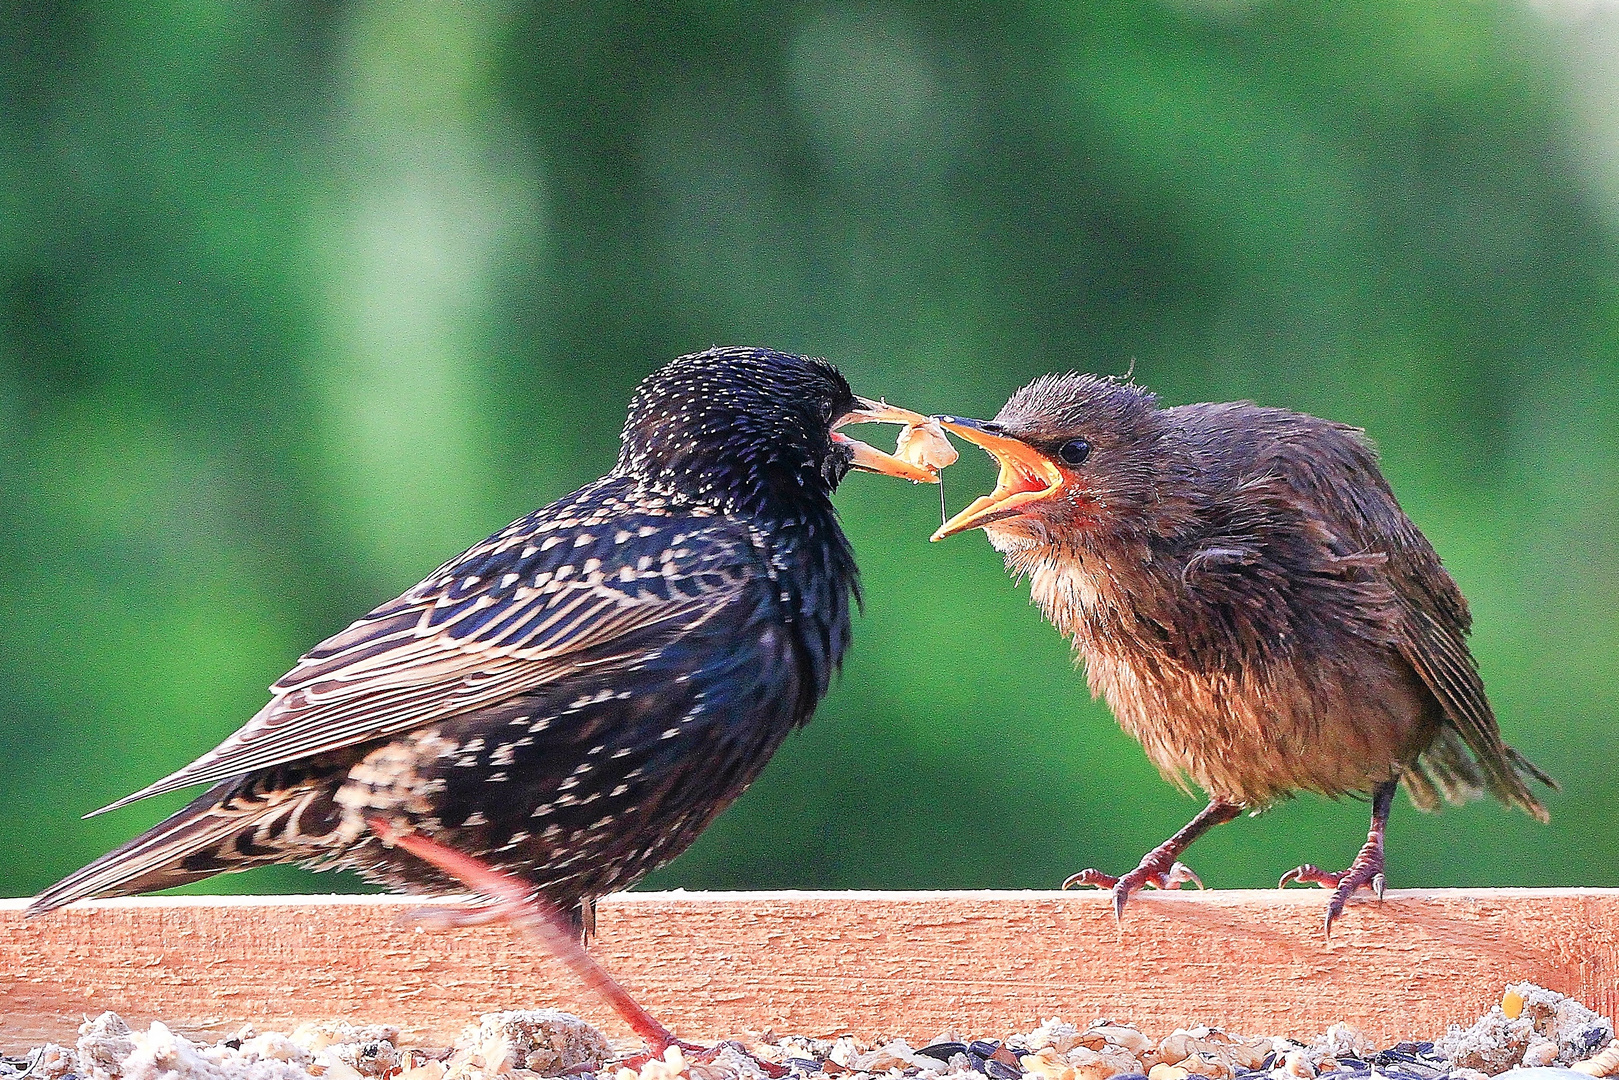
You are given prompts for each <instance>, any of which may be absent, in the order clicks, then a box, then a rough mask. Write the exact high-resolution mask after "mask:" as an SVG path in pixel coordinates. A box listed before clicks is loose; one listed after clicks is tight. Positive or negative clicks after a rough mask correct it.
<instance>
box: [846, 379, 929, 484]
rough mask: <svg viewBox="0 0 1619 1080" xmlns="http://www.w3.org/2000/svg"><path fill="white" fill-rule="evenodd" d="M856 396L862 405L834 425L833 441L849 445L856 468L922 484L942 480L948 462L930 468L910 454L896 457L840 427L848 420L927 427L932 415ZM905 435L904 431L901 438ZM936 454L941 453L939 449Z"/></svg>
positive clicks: (852, 422)
mask: <svg viewBox="0 0 1619 1080" xmlns="http://www.w3.org/2000/svg"><path fill="white" fill-rule="evenodd" d="M856 400H857V401H858V402H859V405H858V407H856V408H854V409H851V410H849V411H848V412H847V413H844V414H843V415H842V416H841V417H839V418H838V419H837V421H836V422H835V423H833V425H832V428H833V430H832V441H833V442H835V443H838V444H839V445H841V446H847V447H849V449H850V463H851V464H852V465H853V466H854V467H855V468H857V469H864V470H865V471H867V472H875V473H882V474H884V475H885V476H897V477H899V478H900V479H902V480H911V481H913V482H915V483H918V484H937V483H938V482H939V469H940V468H943V467H944V466H942V465H941V466H938V468H930V467H928V465H927V464H925V463H923V462H919V461H917V460H914V459H912V458H911V456H910V455H906V456H905V457H896V456H895V455H893V454H888V453H884V452H883V451H881V450H879V449H877V448H876V447H875V446H871V445H869V444H867V443H863V442H861V441H860V440H858V439H851V438H849V436H847V435H845V434H843V433H842V432H841V431H838V430H837V429H838V428H841V427H843V426H844V425H846V424H904V425H905V426H906V430H907V431H908V430H910V429H911V428H912V427H913V426H919V427H926V426H927V425H928V424H930V423H931V421H930V419H929V418H928V417H926V416H923V415H922V414H921V413H916V412H912V411H911V410H910V409H902V408H900V407H898V406H897V405H890V404H888V403H887V402H883V401H872V400H871V399H870V398H857V399H856ZM903 438H904V435H903V433H902V434H901V439H903ZM941 438H942V435H941ZM933 456H934V457H937V456H938V455H937V452H935V453H934V455H933Z"/></svg>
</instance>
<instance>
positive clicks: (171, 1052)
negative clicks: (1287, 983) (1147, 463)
mask: <svg viewBox="0 0 1619 1080" xmlns="http://www.w3.org/2000/svg"><path fill="white" fill-rule="evenodd" d="M637 1049H638V1048H637ZM641 1056H642V1055H641V1054H639V1053H636V1052H634V1050H630V1051H627V1052H626V1054H624V1055H621V1056H619V1057H617V1058H615V1056H614V1054H613V1052H612V1049H611V1047H610V1046H609V1044H608V1041H607V1038H606V1036H604V1035H603V1034H602V1032H601V1031H600V1030H598V1029H597V1028H595V1027H593V1026H591V1025H590V1024H588V1023H586V1022H585V1021H583V1020H581V1019H579V1018H578V1017H576V1016H571V1015H569V1014H568V1013H564V1012H560V1011H558V1010H555V1009H529V1010H517V1011H512V1012H502V1013H489V1014H487V1015H485V1016H484V1017H483V1018H482V1020H481V1022H480V1023H478V1024H476V1025H471V1026H468V1027H467V1028H466V1029H465V1030H464V1031H463V1032H462V1033H461V1035H460V1037H459V1038H458V1039H457V1040H456V1043H455V1045H454V1046H453V1047H450V1048H447V1049H437V1050H434V1049H425V1048H420V1047H401V1046H400V1045H399V1029H398V1028H395V1027H387V1026H378V1025H373V1026H367V1027H356V1026H353V1025H350V1024H348V1023H345V1022H342V1021H329V1022H325V1023H320V1024H304V1025H302V1026H300V1027H298V1028H297V1029H295V1030H294V1031H293V1032H292V1033H291V1034H290V1035H284V1034H280V1033H278V1032H266V1033H264V1034H257V1033H255V1032H254V1031H253V1029H252V1028H251V1027H245V1028H243V1029H241V1030H240V1031H238V1032H237V1033H236V1034H234V1035H231V1036H229V1037H227V1038H224V1039H221V1040H220V1041H219V1042H217V1043H215V1044H213V1045H211V1046H210V1045H204V1044H198V1043H193V1042H191V1041H190V1040H188V1039H186V1038H185V1037H184V1036H181V1035H178V1034H175V1033H174V1032H172V1031H171V1030H169V1028H168V1027H166V1026H165V1025H163V1024H161V1023H157V1022H154V1023H153V1024H152V1025H151V1027H150V1028H149V1029H148V1030H146V1031H134V1030H131V1028H130V1027H129V1025H128V1024H126V1023H125V1022H124V1021H123V1020H122V1019H121V1018H120V1017H119V1016H118V1015H117V1014H116V1013H111V1012H108V1013H102V1014H101V1015H100V1016H98V1017H96V1018H95V1019H93V1020H87V1021H86V1022H85V1023H84V1024H83V1026H81V1027H80V1028H79V1040H78V1043H77V1045H76V1046H75V1047H74V1048H68V1047H64V1046H57V1045H55V1044H47V1045H45V1046H42V1047H39V1048H38V1049H36V1050H34V1051H33V1052H32V1053H30V1054H28V1055H27V1056H26V1057H22V1058H0V1080H497V1078H498V1080H539V1078H541V1077H552V1076H567V1077H572V1078H575V1080H772V1078H778V1077H785V1078H788V1080H827V1078H836V1080H1489V1078H1490V1077H1493V1076H1498V1075H1500V1074H1502V1073H1506V1072H1507V1071H1508V1070H1512V1069H1523V1070H1526V1071H1524V1072H1522V1073H1521V1074H1514V1076H1513V1078H1512V1080H1537V1078H1545V1080H1553V1078H1554V1077H1555V1076H1557V1075H1558V1074H1561V1075H1562V1076H1564V1077H1569V1078H1577V1077H1580V1076H1590V1077H1611V1076H1619V1041H1615V1039H1614V1036H1613V1023H1612V1021H1611V1020H1609V1019H1608V1018H1606V1017H1601V1016H1598V1015H1597V1014H1596V1013H1594V1012H1592V1011H1591V1010H1590V1009H1588V1008H1586V1007H1585V1006H1584V1005H1582V1004H1580V1003H1579V1002H1578V1001H1575V1000H1573V999H1572V998H1568V997H1565V996H1564V995H1562V994H1557V993H1554V992H1552V991H1550V990H1546V989H1544V988H1543V987H1539V986H1535V985H1533V984H1532V983H1516V984H1514V985H1512V986H1509V987H1508V988H1507V990H1506V992H1505V993H1504V994H1503V995H1502V999H1501V1003H1500V1004H1499V1005H1494V1006H1491V1008H1490V1010H1489V1011H1488V1012H1486V1013H1485V1014H1484V1015H1483V1016H1481V1017H1480V1018H1479V1019H1478V1020H1477V1021H1476V1022H1475V1023H1473V1024H1471V1025H1469V1026H1467V1027H1461V1026H1460V1025H1456V1026H1452V1027H1451V1028H1450V1030H1449V1031H1447V1032H1446V1033H1445V1034H1444V1035H1443V1036H1441V1037H1440V1038H1438V1039H1436V1040H1434V1041H1432V1042H1401V1043H1396V1044H1395V1045H1393V1046H1391V1047H1387V1048H1384V1049H1378V1048H1376V1047H1375V1046H1374V1045H1373V1044H1372V1042H1371V1040H1369V1039H1367V1038H1366V1036H1365V1035H1364V1034H1362V1033H1361V1032H1359V1031H1356V1030H1355V1029H1354V1028H1352V1027H1349V1026H1348V1025H1346V1024H1334V1025H1333V1026H1332V1027H1330V1028H1328V1029H1327V1030H1326V1031H1324V1032H1323V1033H1322V1034H1320V1035H1319V1036H1317V1037H1316V1038H1315V1039H1313V1040H1311V1041H1310V1042H1309V1043H1302V1042H1297V1041H1294V1040H1291V1039H1284V1038H1280V1037H1252V1036H1245V1035H1239V1034H1237V1033H1235V1032H1229V1031H1223V1030H1221V1029H1220V1028H1214V1027H1195V1028H1182V1029H1178V1030H1176V1031H1173V1032H1171V1033H1170V1034H1168V1035H1166V1036H1164V1037H1163V1038H1161V1039H1158V1040H1156V1041H1155V1040H1153V1039H1152V1038H1151V1037H1149V1036H1148V1035H1146V1034H1145V1033H1143V1032H1142V1031H1140V1030H1139V1029H1137V1028H1136V1027H1134V1026H1132V1025H1130V1024H1123V1023H1117V1022H1114V1021H1111V1020H1097V1021H1095V1022H1094V1023H1092V1024H1090V1025H1089V1026H1087V1027H1084V1028H1081V1027H1078V1026H1077V1025H1075V1024H1071V1023H1068V1022H1067V1021H1065V1020H1063V1019H1061V1018H1060V1017H1052V1018H1050V1019H1048V1020H1046V1021H1045V1022H1044V1023H1042V1024H1040V1025H1039V1026H1038V1027H1036V1028H1034V1029H1033V1030H1032V1031H1029V1032H1027V1033H1024V1034H1016V1035H1011V1036H1008V1037H1006V1038H1004V1039H967V1038H964V1037H963V1036H961V1035H959V1034H957V1033H956V1032H946V1033H943V1034H941V1035H939V1036H938V1037H937V1038H936V1039H935V1040H934V1041H933V1042H931V1043H928V1044H927V1045H924V1046H923V1047H922V1048H921V1049H919V1050H915V1049H912V1048H911V1045H910V1043H909V1042H907V1041H906V1040H904V1039H880V1040H875V1041H874V1042H872V1043H867V1042H864V1041H862V1040H860V1039H858V1038H855V1037H853V1036H844V1037H842V1038H839V1039H836V1040H827V1039H813V1038H805V1037H802V1036H795V1035H786V1036H778V1035H776V1034H774V1033H772V1032H765V1033H762V1034H759V1035H757V1036H755V1037H754V1038H753V1039H752V1040H751V1041H747V1042H745V1043H724V1044H721V1045H720V1046H718V1047H716V1048H714V1049H712V1050H705V1051H702V1052H696V1051H691V1050H687V1049H683V1048H681V1047H678V1046H675V1047H670V1048H669V1049H668V1051H666V1052H665V1053H664V1054H663V1055H662V1056H660V1057H656V1058H651V1059H649V1060H646V1061H644V1062H642V1061H640V1060H639V1059H640V1057H641ZM626 1061H634V1062H635V1067H631V1066H630V1065H629V1064H626V1063H625V1062H626ZM1570 1066H1572V1070H1571V1069H1570V1068H1569V1067H1570ZM1531 1069H1532V1070H1534V1072H1529V1071H1527V1070H1531Z"/></svg>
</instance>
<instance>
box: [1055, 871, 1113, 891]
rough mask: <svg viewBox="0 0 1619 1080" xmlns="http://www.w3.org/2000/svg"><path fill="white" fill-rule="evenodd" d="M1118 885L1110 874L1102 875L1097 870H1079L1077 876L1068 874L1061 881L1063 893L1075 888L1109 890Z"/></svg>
mask: <svg viewBox="0 0 1619 1080" xmlns="http://www.w3.org/2000/svg"><path fill="white" fill-rule="evenodd" d="M1118 883H1119V879H1118V878H1116V877H1114V876H1113V875H1112V874H1104V873H1102V871H1100V870H1097V869H1094V868H1092V869H1086V870H1081V871H1080V872H1079V873H1077V874H1070V875H1068V877H1067V878H1065V879H1064V880H1063V883H1062V887H1063V891H1064V892H1067V891H1068V890H1069V889H1075V888H1084V887H1089V888H1095V889H1111V888H1113V887H1114V886H1115V885H1117V884H1118Z"/></svg>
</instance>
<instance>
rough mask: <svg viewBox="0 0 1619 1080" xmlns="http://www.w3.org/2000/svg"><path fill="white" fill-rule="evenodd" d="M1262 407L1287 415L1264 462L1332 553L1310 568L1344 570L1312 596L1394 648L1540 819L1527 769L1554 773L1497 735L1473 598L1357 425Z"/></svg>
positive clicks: (1500, 786) (1496, 781)
mask: <svg viewBox="0 0 1619 1080" xmlns="http://www.w3.org/2000/svg"><path fill="white" fill-rule="evenodd" d="M1263 412H1265V413H1266V414H1267V415H1268V416H1270V417H1273V418H1281V419H1279V420H1277V421H1276V423H1277V424H1278V426H1279V428H1280V429H1281V434H1282V437H1279V438H1277V439H1275V440H1274V441H1273V442H1272V443H1271V444H1270V447H1271V453H1269V454H1268V455H1266V456H1265V458H1264V461H1263V464H1264V467H1265V468H1266V469H1267V470H1268V471H1270V472H1271V473H1272V474H1274V475H1276V476H1277V477H1278V478H1280V479H1283V480H1285V487H1286V488H1287V489H1289V490H1290V491H1292V492H1295V493H1297V494H1298V495H1299V496H1301V497H1302V499H1303V500H1304V502H1305V503H1307V504H1313V505H1314V507H1315V508H1316V510H1315V512H1313V513H1308V514H1306V515H1304V517H1303V518H1302V519H1301V521H1302V523H1303V524H1305V525H1307V526H1308V529H1309V532H1310V534H1312V535H1311V539H1312V546H1315V547H1318V548H1319V550H1321V551H1324V552H1331V554H1330V556H1328V557H1326V558H1324V559H1322V560H1320V561H1319V565H1318V566H1317V567H1316V568H1315V570H1314V571H1313V572H1314V573H1316V574H1319V575H1321V576H1323V577H1327V578H1331V577H1333V576H1334V575H1335V574H1337V573H1342V574H1343V579H1342V580H1341V581H1340V582H1339V583H1338V584H1337V585H1335V586H1334V587H1333V588H1332V589H1329V590H1318V591H1317V594H1316V595H1317V597H1318V598H1319V599H1320V600H1322V601H1324V602H1325V603H1326V606H1333V607H1334V610H1332V611H1331V612H1330V614H1331V617H1332V618H1333V621H1334V623H1335V624H1336V625H1341V626H1344V627H1346V628H1349V629H1351V630H1352V631H1353V632H1357V633H1361V634H1363V635H1365V636H1368V637H1373V638H1378V639H1381V640H1384V641H1386V642H1388V644H1389V645H1391V646H1392V647H1393V648H1394V649H1396V650H1397V651H1398V652H1399V653H1400V655H1401V656H1402V657H1403V658H1404V659H1405V661H1406V663H1408V664H1410V665H1411V667H1412V669H1413V670H1414V671H1415V672H1416V673H1417V676H1418V677H1419V678H1420V679H1421V680H1422V681H1423V683H1424V685H1426V686H1427V688H1428V691H1429V692H1430V693H1431V694H1433V696H1434V698H1435V699H1436V700H1437V701H1438V702H1439V704H1440V707H1441V708H1443V709H1444V712H1445V716H1446V719H1447V720H1448V721H1449V723H1450V725H1451V726H1452V727H1453V728H1454V729H1455V730H1456V733H1457V734H1458V735H1460V736H1461V738H1462V741H1463V742H1464V743H1466V744H1467V747H1468V749H1469V750H1471V751H1472V753H1473V756H1474V757H1475V758H1476V759H1477V760H1478V763H1479V766H1480V768H1481V769H1482V770H1483V773H1484V776H1485V780H1486V784H1487V786H1488V787H1489V789H1490V792H1491V793H1492V794H1494V795H1495V796H1496V797H1498V798H1500V799H1501V800H1503V801H1504V802H1507V803H1509V804H1511V805H1516V806H1519V807H1521V808H1522V809H1524V810H1526V811H1528V812H1529V813H1530V814H1532V815H1534V816H1536V817H1540V818H1544V817H1545V815H1546V811H1545V809H1544V808H1543V807H1542V806H1541V805H1540V803H1539V801H1538V800H1537V799H1535V797H1534V795H1533V794H1532V793H1531V792H1530V791H1529V789H1528V787H1527V786H1526V785H1525V784H1524V782H1523V775H1528V776H1532V777H1535V778H1536V779H1540V780H1543V781H1544V782H1546V783H1548V784H1550V783H1552V781H1551V779H1550V778H1549V777H1547V776H1546V775H1545V774H1544V773H1542V772H1541V771H1540V770H1539V769H1538V768H1536V767H1535V766H1534V765H1533V764H1531V763H1530V762H1528V761H1527V760H1525V759H1524V758H1523V757H1522V755H1520V754H1519V753H1518V752H1517V751H1516V750H1513V749H1512V748H1511V747H1509V746H1507V745H1506V742H1505V741H1504V740H1503V739H1502V738H1501V729H1500V727H1499V726H1498V725H1497V724H1496V720H1495V713H1494V711H1493V710H1492V709H1491V708H1490V702H1489V699H1488V698H1487V697H1486V696H1485V693H1484V682H1483V680H1482V679H1481V678H1480V677H1479V673H1478V665H1477V663H1476V662H1475V661H1474V659H1473V654H1472V652H1471V650H1469V649H1468V647H1467V633H1468V631H1469V629H1471V626H1472V616H1471V615H1470V614H1469V612H1468V610H1467V600H1466V599H1465V598H1464V597H1463V596H1462V592H1461V589H1459V588H1458V587H1457V586H1456V582H1455V581H1454V580H1453V579H1452V578H1451V576H1450V574H1449V573H1448V572H1447V571H1446V570H1445V568H1444V566H1443V564H1442V563H1441V562H1440V560H1439V555H1438V554H1437V553H1436V552H1435V551H1434V549H1433V545H1431V544H1430V543H1428V539H1427V537H1425V536H1423V535H1422V532H1421V530H1419V529H1418V528H1417V527H1416V525H1415V524H1413V523H1412V521H1411V519H1410V518H1409V517H1407V516H1406V514H1405V511H1404V510H1402V509H1401V508H1400V504H1399V501H1398V500H1397V499H1396V498H1395V497H1394V492H1393V490H1392V489H1391V488H1390V487H1389V485H1388V481H1387V480H1385V479H1384V477H1383V474H1382V472H1381V471H1380V470H1379V469H1378V467H1377V455H1376V452H1375V451H1374V450H1373V449H1372V447H1371V444H1370V443H1369V442H1368V441H1367V440H1366V438H1365V436H1364V434H1363V433H1362V432H1361V431H1359V430H1358V429H1355V428H1350V427H1347V426H1344V425H1340V424H1332V423H1329V422H1327V421H1322V420H1316V419H1314V418H1311V417H1303V416H1298V415H1297V414H1283V413H1280V412H1279V411H1276V410H1263ZM1346 584H1347V585H1349V586H1351V587H1350V588H1348V589H1346V588H1344V585H1346ZM1346 600H1347V601H1352V602H1350V603H1347V604H1345V603H1344V601H1346ZM1520 774H1522V775H1520Z"/></svg>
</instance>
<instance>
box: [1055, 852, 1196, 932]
mask: <svg viewBox="0 0 1619 1080" xmlns="http://www.w3.org/2000/svg"><path fill="white" fill-rule="evenodd" d="M1187 882H1191V883H1192V884H1194V885H1196V886H1197V887H1198V888H1200V889H1201V888H1202V887H1203V882H1202V880H1201V879H1200V878H1199V877H1198V876H1197V875H1196V874H1194V873H1192V869H1191V867H1189V866H1187V865H1186V864H1185V863H1183V862H1180V861H1178V860H1177V859H1176V858H1175V853H1174V852H1173V851H1165V850H1164V849H1163V848H1162V847H1158V848H1154V849H1153V850H1152V851H1149V852H1148V853H1147V857H1146V858H1144V859H1142V860H1141V865H1140V866H1138V867H1136V868H1135V869H1134V870H1132V871H1130V872H1129V873H1128V874H1126V875H1124V876H1123V877H1114V876H1113V875H1112V874H1104V873H1102V872H1101V871H1100V870H1081V871H1080V872H1079V873H1077V874H1074V875H1073V876H1071V877H1069V878H1068V880H1067V881H1064V882H1063V883H1062V887H1063V888H1064V889H1072V888H1076V887H1079V886H1087V885H1088V886H1091V887H1093V888H1098V889H1111V890H1113V915H1114V917H1115V918H1117V919H1121V920H1122V919H1123V918H1124V905H1125V902H1126V901H1128V900H1129V899H1130V894H1131V893H1133V892H1135V891H1136V890H1137V889H1139V888H1141V887H1143V886H1146V887H1147V888H1152V889H1176V888H1179V887H1180V886H1182V885H1185V884H1186V883H1187Z"/></svg>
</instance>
